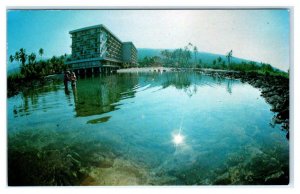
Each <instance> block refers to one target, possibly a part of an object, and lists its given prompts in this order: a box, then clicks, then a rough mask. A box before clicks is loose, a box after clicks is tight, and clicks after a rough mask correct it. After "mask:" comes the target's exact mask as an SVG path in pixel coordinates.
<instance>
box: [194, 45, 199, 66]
mask: <svg viewBox="0 0 300 194" xmlns="http://www.w3.org/2000/svg"><path fill="white" fill-rule="evenodd" d="M193 50H194V57H195V64H196V63H197V53H198V48H197V46H194V49H193Z"/></svg>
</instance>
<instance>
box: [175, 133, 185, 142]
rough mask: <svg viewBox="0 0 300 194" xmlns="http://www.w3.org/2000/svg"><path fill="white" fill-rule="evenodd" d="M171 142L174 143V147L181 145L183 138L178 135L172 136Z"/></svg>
mask: <svg viewBox="0 0 300 194" xmlns="http://www.w3.org/2000/svg"><path fill="white" fill-rule="evenodd" d="M173 142H174V143H175V144H176V145H178V144H181V143H183V136H182V135H181V134H180V133H178V134H176V135H174V136H173Z"/></svg>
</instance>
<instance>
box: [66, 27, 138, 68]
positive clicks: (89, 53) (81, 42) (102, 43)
mask: <svg viewBox="0 0 300 194" xmlns="http://www.w3.org/2000/svg"><path fill="white" fill-rule="evenodd" d="M69 33H70V35H71V38H72V45H71V48H72V57H71V61H69V62H68V63H67V64H69V65H70V66H71V68H72V69H73V70H75V71H76V70H78V71H79V70H80V69H84V70H85V69H92V71H93V68H96V69H97V68H101V67H121V66H122V65H125V64H136V63H137V50H136V48H135V46H134V45H133V43H132V42H124V43H123V42H122V41H121V40H120V39H118V37H116V36H115V35H114V34H113V33H112V32H111V31H109V30H108V29H107V28H106V27H105V26H104V25H96V26H90V27H85V28H80V29H77V30H73V31H70V32H69ZM100 71H101V69H100Z"/></svg>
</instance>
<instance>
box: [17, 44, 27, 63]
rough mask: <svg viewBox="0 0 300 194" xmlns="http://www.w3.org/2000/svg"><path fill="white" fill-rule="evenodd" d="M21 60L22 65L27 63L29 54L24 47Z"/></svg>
mask: <svg viewBox="0 0 300 194" xmlns="http://www.w3.org/2000/svg"><path fill="white" fill-rule="evenodd" d="M19 60H20V61H21V63H22V65H25V63H26V60H27V54H26V50H25V49H24V48H21V49H20V52H19Z"/></svg>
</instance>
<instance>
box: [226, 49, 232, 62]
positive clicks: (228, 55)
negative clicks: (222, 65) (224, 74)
mask: <svg viewBox="0 0 300 194" xmlns="http://www.w3.org/2000/svg"><path fill="white" fill-rule="evenodd" d="M226 58H227V60H228V65H230V63H231V58H232V50H231V51H230V52H229V53H228V54H227V55H226Z"/></svg>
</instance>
